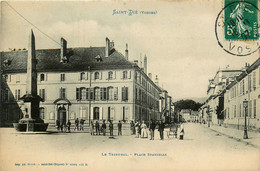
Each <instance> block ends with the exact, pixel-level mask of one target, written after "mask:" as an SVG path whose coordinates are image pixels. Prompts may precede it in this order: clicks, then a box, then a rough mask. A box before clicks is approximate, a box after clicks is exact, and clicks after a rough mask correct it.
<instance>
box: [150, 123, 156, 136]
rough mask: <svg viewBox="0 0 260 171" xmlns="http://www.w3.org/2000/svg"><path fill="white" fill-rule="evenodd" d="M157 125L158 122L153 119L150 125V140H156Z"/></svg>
mask: <svg viewBox="0 0 260 171" xmlns="http://www.w3.org/2000/svg"><path fill="white" fill-rule="evenodd" d="M155 127H156V124H155V122H154V121H153V120H152V121H151V124H150V126H149V130H150V133H151V138H150V140H154V130H155Z"/></svg>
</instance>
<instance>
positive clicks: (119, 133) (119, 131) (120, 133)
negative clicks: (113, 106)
mask: <svg viewBox="0 0 260 171" xmlns="http://www.w3.org/2000/svg"><path fill="white" fill-rule="evenodd" d="M117 127H118V136H119V135H122V123H121V122H120V120H119V122H118V124H117Z"/></svg>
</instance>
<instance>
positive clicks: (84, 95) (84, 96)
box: [80, 87, 86, 100]
mask: <svg viewBox="0 0 260 171" xmlns="http://www.w3.org/2000/svg"><path fill="white" fill-rule="evenodd" d="M80 99H81V100H86V88H85V87H81V88H80Z"/></svg>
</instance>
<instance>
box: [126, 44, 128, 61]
mask: <svg viewBox="0 0 260 171" xmlns="http://www.w3.org/2000/svg"><path fill="white" fill-rule="evenodd" d="M125 58H126V60H128V44H126V48H125Z"/></svg>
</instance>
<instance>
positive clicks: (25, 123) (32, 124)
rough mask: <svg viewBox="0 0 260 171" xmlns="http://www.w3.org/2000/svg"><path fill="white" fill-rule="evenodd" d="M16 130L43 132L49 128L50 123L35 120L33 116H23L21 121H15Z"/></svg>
mask: <svg viewBox="0 0 260 171" xmlns="http://www.w3.org/2000/svg"><path fill="white" fill-rule="evenodd" d="M13 125H14V128H15V130H16V131H20V132H42V131H46V130H47V128H48V125H49V124H48V123H44V122H43V120H41V119H40V120H35V119H31V118H23V119H21V120H20V121H19V123H13Z"/></svg>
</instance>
